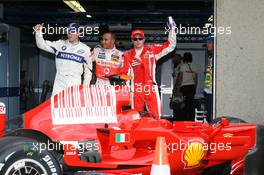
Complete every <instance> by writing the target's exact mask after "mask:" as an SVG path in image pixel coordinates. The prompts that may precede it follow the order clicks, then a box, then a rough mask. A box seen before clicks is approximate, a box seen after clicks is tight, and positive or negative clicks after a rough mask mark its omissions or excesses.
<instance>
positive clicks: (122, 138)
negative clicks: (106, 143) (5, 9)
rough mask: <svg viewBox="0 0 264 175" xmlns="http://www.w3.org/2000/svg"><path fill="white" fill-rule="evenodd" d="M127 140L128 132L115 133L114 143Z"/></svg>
mask: <svg viewBox="0 0 264 175" xmlns="http://www.w3.org/2000/svg"><path fill="white" fill-rule="evenodd" d="M125 142H129V133H122V134H121V133H120V134H116V143H125Z"/></svg>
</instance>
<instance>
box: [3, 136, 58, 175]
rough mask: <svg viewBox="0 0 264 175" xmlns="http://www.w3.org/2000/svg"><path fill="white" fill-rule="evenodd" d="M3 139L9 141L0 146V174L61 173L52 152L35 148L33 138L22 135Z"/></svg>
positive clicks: (38, 174) (35, 174)
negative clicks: (0, 166)
mask: <svg viewBox="0 0 264 175" xmlns="http://www.w3.org/2000/svg"><path fill="white" fill-rule="evenodd" d="M4 140H5V141H6V140H8V141H9V143H8V144H6V145H5V146H4V147H1V148H0V162H1V163H0V164H1V165H2V168H1V171H0V174H2V175H21V174H23V175H62V173H61V169H60V166H59V163H58V161H57V160H56V159H55V158H54V156H53V154H52V152H50V151H48V150H46V149H45V150H41V151H40V150H37V149H36V147H33V143H34V141H33V140H31V139H27V138H22V137H6V138H4ZM1 141H2V140H1ZM36 143H37V142H35V145H36ZM0 145H1V142H0Z"/></svg>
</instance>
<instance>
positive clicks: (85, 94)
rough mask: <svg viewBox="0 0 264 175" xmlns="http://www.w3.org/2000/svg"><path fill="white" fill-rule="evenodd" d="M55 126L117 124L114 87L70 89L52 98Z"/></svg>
mask: <svg viewBox="0 0 264 175" xmlns="http://www.w3.org/2000/svg"><path fill="white" fill-rule="evenodd" d="M51 113H52V122H53V124H54V125H65V124H89V123H117V117H116V94H115V88H114V86H101V85H91V86H90V85H81V86H72V87H69V88H67V89H65V90H63V91H61V92H60V93H58V94H57V95H55V96H53V97H52V98H51Z"/></svg>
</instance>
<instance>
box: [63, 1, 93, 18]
mask: <svg viewBox="0 0 264 175" xmlns="http://www.w3.org/2000/svg"><path fill="white" fill-rule="evenodd" d="M63 2H64V3H65V4H67V5H68V6H69V7H70V8H71V9H73V10H74V11H75V12H86V10H85V9H84V8H83V6H82V5H81V4H80V3H79V2H78V1H76V0H63ZM86 17H87V18H91V17H92V16H91V15H86Z"/></svg>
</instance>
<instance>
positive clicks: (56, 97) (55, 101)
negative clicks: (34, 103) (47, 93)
mask: <svg viewBox="0 0 264 175" xmlns="http://www.w3.org/2000/svg"><path fill="white" fill-rule="evenodd" d="M53 100H54V108H57V107H58V95H55V96H53Z"/></svg>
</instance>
